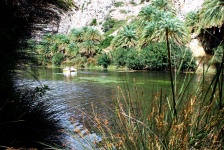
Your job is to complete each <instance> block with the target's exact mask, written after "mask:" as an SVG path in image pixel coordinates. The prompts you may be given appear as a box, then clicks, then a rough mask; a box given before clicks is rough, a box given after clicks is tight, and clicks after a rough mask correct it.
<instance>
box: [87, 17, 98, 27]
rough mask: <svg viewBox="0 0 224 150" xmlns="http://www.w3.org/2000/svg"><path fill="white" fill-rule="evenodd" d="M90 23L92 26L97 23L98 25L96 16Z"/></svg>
mask: <svg viewBox="0 0 224 150" xmlns="http://www.w3.org/2000/svg"><path fill="white" fill-rule="evenodd" d="M89 25H90V26H96V25H97V20H96V18H94V19H93V20H92V21H91V22H90V24H89Z"/></svg>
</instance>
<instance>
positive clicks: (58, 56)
mask: <svg viewBox="0 0 224 150" xmlns="http://www.w3.org/2000/svg"><path fill="white" fill-rule="evenodd" d="M63 59H64V55H63V54H62V53H56V54H55V55H54V56H53V58H52V63H53V65H55V66H60V65H61V62H62V61H63Z"/></svg>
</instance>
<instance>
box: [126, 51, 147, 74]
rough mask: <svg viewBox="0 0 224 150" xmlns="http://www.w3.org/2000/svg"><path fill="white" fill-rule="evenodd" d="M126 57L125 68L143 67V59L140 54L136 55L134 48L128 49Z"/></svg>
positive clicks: (139, 68)
mask: <svg viewBox="0 0 224 150" xmlns="http://www.w3.org/2000/svg"><path fill="white" fill-rule="evenodd" d="M126 57H127V59H126V66H127V68H129V69H134V70H141V69H143V68H144V67H145V63H144V59H142V58H141V55H138V51H136V50H135V49H130V50H128V53H127V56H126Z"/></svg>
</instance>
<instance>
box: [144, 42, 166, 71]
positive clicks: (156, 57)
mask: <svg viewBox="0 0 224 150" xmlns="http://www.w3.org/2000/svg"><path fill="white" fill-rule="evenodd" d="M140 55H141V58H142V59H143V60H144V63H145V65H146V66H147V68H148V69H149V70H160V71H164V70H165V69H166V67H167V50H166V45H165V43H152V44H151V45H149V46H147V47H146V48H144V49H142V50H141V52H140Z"/></svg>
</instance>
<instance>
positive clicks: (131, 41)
mask: <svg viewBox="0 0 224 150" xmlns="http://www.w3.org/2000/svg"><path fill="white" fill-rule="evenodd" d="M136 44H137V36H136V31H135V28H134V26H131V25H130V26H128V25H127V26H125V27H124V28H123V29H122V30H121V31H119V32H118V35H117V36H116V37H115V38H114V39H113V40H112V46H113V47H122V48H131V47H134V46H135V45H136Z"/></svg>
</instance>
